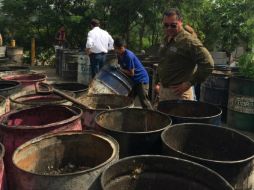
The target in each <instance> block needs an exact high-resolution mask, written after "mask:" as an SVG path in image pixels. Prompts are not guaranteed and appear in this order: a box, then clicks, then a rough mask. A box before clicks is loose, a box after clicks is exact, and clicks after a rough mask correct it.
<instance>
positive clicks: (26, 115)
mask: <svg viewBox="0 0 254 190" xmlns="http://www.w3.org/2000/svg"><path fill="white" fill-rule="evenodd" d="M81 115H82V110H80V109H79V108H76V107H72V106H61V105H44V106H39V107H34V108H29V109H24V110H20V111H12V112H9V113H6V114H4V115H3V116H1V117H0V137H1V142H2V143H3V144H4V146H5V148H6V155H5V158H4V162H5V166H6V168H7V177H8V178H7V179H10V181H9V184H8V185H9V187H10V186H11V183H12V181H11V179H12V178H11V176H12V175H13V171H12V170H13V164H12V161H11V157H12V153H13V152H14V150H15V149H16V148H17V147H18V146H20V145H21V144H23V143H24V142H26V141H28V140H30V139H32V138H34V137H37V136H40V135H42V134H45V133H48V132H54V133H57V132H61V131H72V130H74V131H81V130H82V125H81V120H80V118H81Z"/></svg>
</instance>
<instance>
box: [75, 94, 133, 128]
mask: <svg viewBox="0 0 254 190" xmlns="http://www.w3.org/2000/svg"><path fill="white" fill-rule="evenodd" d="M78 101H79V102H81V103H82V104H84V105H85V106H86V107H87V108H86V109H85V108H83V107H82V110H83V115H82V119H83V121H82V122H83V129H93V130H96V123H95V121H94V118H95V116H96V115H97V114H99V113H101V112H103V111H106V110H111V109H119V108H127V107H133V105H134V104H133V100H132V99H131V98H129V97H127V96H121V95H116V94H93V95H87V96H84V97H79V98H78Z"/></svg>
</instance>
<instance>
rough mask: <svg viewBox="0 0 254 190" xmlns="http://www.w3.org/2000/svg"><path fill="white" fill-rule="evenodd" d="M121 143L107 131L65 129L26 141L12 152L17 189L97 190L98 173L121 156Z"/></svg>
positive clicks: (98, 184)
mask: <svg viewBox="0 0 254 190" xmlns="http://www.w3.org/2000/svg"><path fill="white" fill-rule="evenodd" d="M118 152H119V146H118V143H117V142H116V141H115V140H114V139H113V138H111V137H110V136H106V135H104V134H98V133H91V132H84V133H78V132H64V133H59V134H49V135H44V136H41V137H38V138H35V139H33V140H31V141H28V142H26V143H25V144H23V145H21V146H20V147H18V148H17V150H16V151H15V152H14V154H13V163H14V165H15V166H16V168H15V170H16V173H15V181H16V189H19V190H35V189H36V190H45V189H48V190H57V189H59V190H60V189H61V190H81V189H82V190H98V189H99V186H100V183H99V182H100V181H99V176H100V174H101V172H102V171H103V170H104V169H105V168H107V167H108V166H109V165H111V164H112V163H114V162H115V161H117V160H118Z"/></svg>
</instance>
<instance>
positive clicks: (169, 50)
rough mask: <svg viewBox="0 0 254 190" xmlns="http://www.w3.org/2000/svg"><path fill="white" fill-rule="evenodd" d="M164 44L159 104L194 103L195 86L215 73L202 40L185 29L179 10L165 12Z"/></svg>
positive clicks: (159, 69)
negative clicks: (187, 101)
mask: <svg viewBox="0 0 254 190" xmlns="http://www.w3.org/2000/svg"><path fill="white" fill-rule="evenodd" d="M163 27H164V31H165V34H166V36H165V38H164V43H163V44H162V45H161V49H160V57H161V58H162V60H161V62H160V64H159V67H158V73H159V79H160V83H161V85H160V92H159V96H160V101H161V100H174V99H182V100H194V95H193V88H192V86H193V85H195V84H196V83H201V82H203V81H204V80H205V79H206V77H207V76H208V75H209V74H210V73H211V72H212V69H213V65H214V62H213V59H212V57H211V55H210V53H209V52H208V50H207V49H206V48H205V47H204V46H203V44H202V43H201V42H200V40H199V39H198V38H197V37H196V36H195V35H192V34H191V33H190V32H187V31H186V30H185V29H184V28H183V26H182V18H181V15H180V13H179V11H178V10H177V9H170V10H168V11H166V12H165V13H164V17H163Z"/></svg>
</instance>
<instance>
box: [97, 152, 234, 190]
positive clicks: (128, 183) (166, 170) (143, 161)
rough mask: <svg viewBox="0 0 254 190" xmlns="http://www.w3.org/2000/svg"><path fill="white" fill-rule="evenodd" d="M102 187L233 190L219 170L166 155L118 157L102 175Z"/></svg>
mask: <svg viewBox="0 0 254 190" xmlns="http://www.w3.org/2000/svg"><path fill="white" fill-rule="evenodd" d="M101 185H102V189H103V190H116V189H121V190H148V189H149V190H157V189H158V190H162V189H172V190H233V188H232V186H230V184H229V183H228V182H227V181H226V180H225V179H224V178H222V177H221V176H220V175H219V174H217V173H216V172H214V171H212V170H210V169H208V168H207V167H204V166H202V165H199V164H197V163H194V162H190V161H187V160H182V159H178V158H174V157H166V156H155V155H153V156H148V155H142V156H133V157H128V158H124V159H122V160H119V161H118V162H116V163H114V164H113V165H111V166H110V167H109V168H107V169H106V170H105V171H104V172H103V173H102V177H101Z"/></svg>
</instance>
